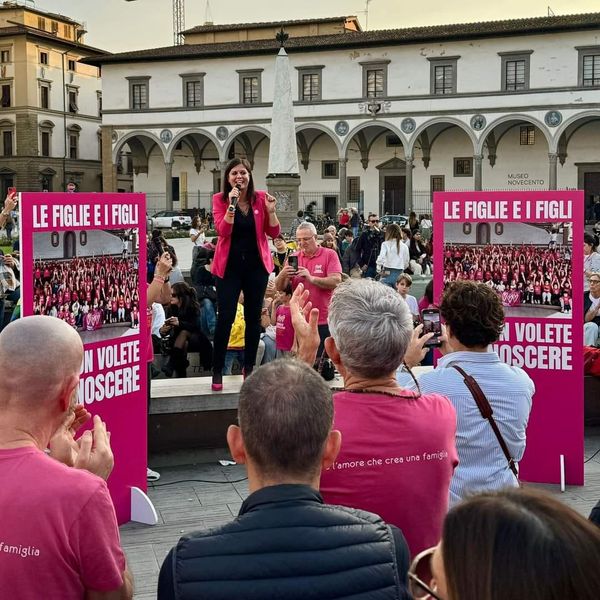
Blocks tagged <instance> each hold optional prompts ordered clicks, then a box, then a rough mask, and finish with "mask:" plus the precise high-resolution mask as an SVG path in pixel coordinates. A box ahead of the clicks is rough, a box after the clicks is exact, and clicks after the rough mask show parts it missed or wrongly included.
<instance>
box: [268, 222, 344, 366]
mask: <svg viewBox="0 0 600 600" xmlns="http://www.w3.org/2000/svg"><path fill="white" fill-rule="evenodd" d="M296 242H297V243H298V248H299V252H297V253H296V254H294V255H293V256H296V257H297V259H298V269H297V270H296V269H295V268H294V267H292V266H291V265H290V260H289V257H288V259H287V261H286V263H285V266H284V267H283V268H282V269H281V271H280V272H279V275H278V276H277V279H276V280H275V285H276V287H277V289H278V290H279V291H283V290H285V289H286V287H287V285H288V283H289V282H290V280H291V282H292V289H295V288H296V287H297V286H298V284H299V283H302V284H303V286H304V287H305V288H306V289H307V290H309V291H310V299H311V302H312V304H313V306H314V307H315V308H318V309H319V337H320V339H321V343H320V345H319V349H318V353H317V355H318V356H320V355H321V354H322V352H323V343H324V341H325V338H327V337H328V336H329V328H328V326H327V311H328V308H329V302H330V301H331V295H332V294H333V290H334V289H335V288H336V286H337V285H339V284H340V282H341V281H342V265H341V263H340V259H339V256H338V253H337V252H336V251H335V250H333V249H332V248H324V247H323V246H319V244H318V243H317V230H316V228H315V226H314V225H313V224H312V223H308V222H306V223H300V225H298V228H297V229H296Z"/></svg>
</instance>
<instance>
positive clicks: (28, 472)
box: [0, 447, 125, 600]
mask: <svg viewBox="0 0 600 600" xmlns="http://www.w3.org/2000/svg"><path fill="white" fill-rule="evenodd" d="M0 481H1V482H2V485H0V515H1V518H0V590H2V592H1V595H2V597H4V596H5V595H6V597H9V596H12V597H13V598H19V599H20V600H39V599H40V598H60V599H61V600H83V598H84V595H85V590H86V589H90V590H96V591H99V592H107V591H111V590H116V589H118V588H120V587H121V585H122V584H123V579H122V573H123V571H124V570H125V557H124V555H123V551H122V550H121V546H120V542H119V530H118V527H117V520H116V517H115V510H114V507H113V504H112V501H111V499H110V495H109V493H108V489H107V487H106V483H105V482H104V481H103V480H102V479H100V478H99V477H96V476H95V475H92V474H91V473H88V472H87V471H82V470H80V469H74V468H70V467H67V466H65V465H63V464H61V463H59V462H58V461H56V460H54V459H52V458H50V457H48V456H46V455H45V454H44V452H41V451H40V450H38V449H37V448H33V447H24V448H15V449H10V450H0ZM9 590H11V591H10V592H9Z"/></svg>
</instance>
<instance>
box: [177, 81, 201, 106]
mask: <svg viewBox="0 0 600 600" xmlns="http://www.w3.org/2000/svg"><path fill="white" fill-rule="evenodd" d="M205 74H206V73H193V74H185V75H180V77H181V78H182V80H183V106H189V107H190V108H194V107H198V106H204V75H205Z"/></svg>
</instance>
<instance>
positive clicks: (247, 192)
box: [211, 158, 281, 391]
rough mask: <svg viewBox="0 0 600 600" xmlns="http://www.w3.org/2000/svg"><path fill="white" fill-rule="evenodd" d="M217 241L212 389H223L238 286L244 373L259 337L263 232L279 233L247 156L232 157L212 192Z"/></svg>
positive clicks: (267, 263) (267, 256) (265, 260)
mask: <svg viewBox="0 0 600 600" xmlns="http://www.w3.org/2000/svg"><path fill="white" fill-rule="evenodd" d="M213 216H214V220H215V229H216V230H217V233H218V234H219V241H218V243H217V248H216V250H215V257H214V260H213V263H212V268H211V271H212V274H213V275H214V276H215V279H216V282H217V304H218V317H217V326H216V329H215V339H214V354H213V380H212V389H213V390H215V391H218V390H222V389H223V375H222V373H223V365H224V362H225V352H226V351H227V343H228V341H229V334H230V332H231V325H232V324H233V321H234V319H235V312H236V307H237V302H238V297H239V295H240V292H243V293H244V319H245V321H246V334H245V350H244V376H247V375H249V374H250V373H251V372H252V369H253V367H254V363H255V361H256V350H257V348H258V342H259V339H260V315H261V310H262V306H263V300H264V295H265V290H266V287H267V281H268V279H269V273H270V272H271V271H272V270H273V258H272V257H271V252H270V249H269V241H268V239H267V236H270V237H275V236H277V235H279V233H280V230H281V227H280V225H279V220H278V219H277V215H276V214H275V198H274V197H273V196H270V195H269V194H267V193H266V192H263V191H259V190H255V189H254V182H253V181H252V171H251V170H250V164H249V163H248V161H246V160H244V159H241V158H234V159H233V160H231V161H230V162H229V164H228V165H227V168H226V169H225V175H224V177H223V191H222V192H221V193H219V194H215V195H214V196H213Z"/></svg>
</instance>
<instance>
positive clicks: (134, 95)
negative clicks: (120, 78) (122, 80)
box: [126, 77, 150, 110]
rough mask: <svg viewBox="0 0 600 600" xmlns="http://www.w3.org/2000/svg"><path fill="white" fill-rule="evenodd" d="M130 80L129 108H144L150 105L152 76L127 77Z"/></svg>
mask: <svg viewBox="0 0 600 600" xmlns="http://www.w3.org/2000/svg"><path fill="white" fill-rule="evenodd" d="M126 79H127V80H128V81H129V108H130V109H131V110H144V109H146V108H149V107H150V94H149V86H150V77H127V78H126Z"/></svg>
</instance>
